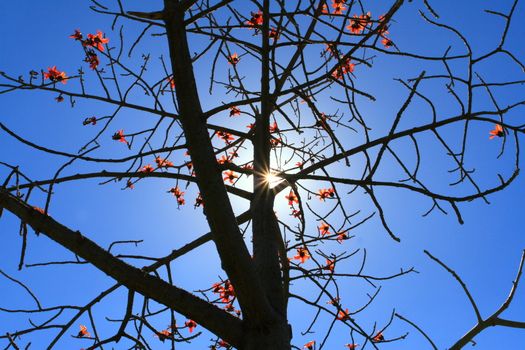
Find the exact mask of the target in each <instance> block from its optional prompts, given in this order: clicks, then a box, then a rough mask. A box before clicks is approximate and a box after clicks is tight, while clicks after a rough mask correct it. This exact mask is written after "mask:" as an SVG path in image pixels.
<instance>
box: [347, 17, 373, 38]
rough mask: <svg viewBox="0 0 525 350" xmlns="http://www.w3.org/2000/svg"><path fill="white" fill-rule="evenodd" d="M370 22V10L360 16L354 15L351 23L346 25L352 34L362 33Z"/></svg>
mask: <svg viewBox="0 0 525 350" xmlns="http://www.w3.org/2000/svg"><path fill="white" fill-rule="evenodd" d="M369 23H370V12H368V13H367V14H366V15H361V16H359V17H358V16H357V15H354V17H353V18H352V19H351V20H350V24H349V25H348V26H346V29H348V30H350V32H351V33H352V34H361V33H362V32H363V30H364V29H365V28H366V26H367V25H368V24H369Z"/></svg>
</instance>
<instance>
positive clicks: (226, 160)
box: [217, 154, 231, 164]
mask: <svg viewBox="0 0 525 350" xmlns="http://www.w3.org/2000/svg"><path fill="white" fill-rule="evenodd" d="M217 163H219V164H228V163H231V161H230V158H228V157H227V156H225V155H224V154H223V155H222V156H221V157H220V158H219V159H217Z"/></svg>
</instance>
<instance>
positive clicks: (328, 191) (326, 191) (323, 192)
mask: <svg viewBox="0 0 525 350" xmlns="http://www.w3.org/2000/svg"><path fill="white" fill-rule="evenodd" d="M317 195H318V196H319V200H322V201H323V202H324V200H325V199H326V198H328V197H330V198H333V197H334V196H335V190H334V189H333V188H322V189H320V190H319V191H318V194H317Z"/></svg>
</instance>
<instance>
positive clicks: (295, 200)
mask: <svg viewBox="0 0 525 350" xmlns="http://www.w3.org/2000/svg"><path fill="white" fill-rule="evenodd" d="M284 198H286V199H288V205H289V206H292V205H294V203H295V204H298V203H299V198H298V197H297V196H296V195H295V193H294V191H293V190H290V193H289V194H288V195H287V196H284Z"/></svg>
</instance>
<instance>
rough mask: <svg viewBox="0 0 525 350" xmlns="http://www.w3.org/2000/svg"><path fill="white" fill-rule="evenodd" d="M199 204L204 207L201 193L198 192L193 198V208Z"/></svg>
mask: <svg viewBox="0 0 525 350" xmlns="http://www.w3.org/2000/svg"><path fill="white" fill-rule="evenodd" d="M201 205H202V206H203V207H204V199H202V195H201V194H200V193H199V194H198V196H197V198H195V208H197V207H200V206H201Z"/></svg>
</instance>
